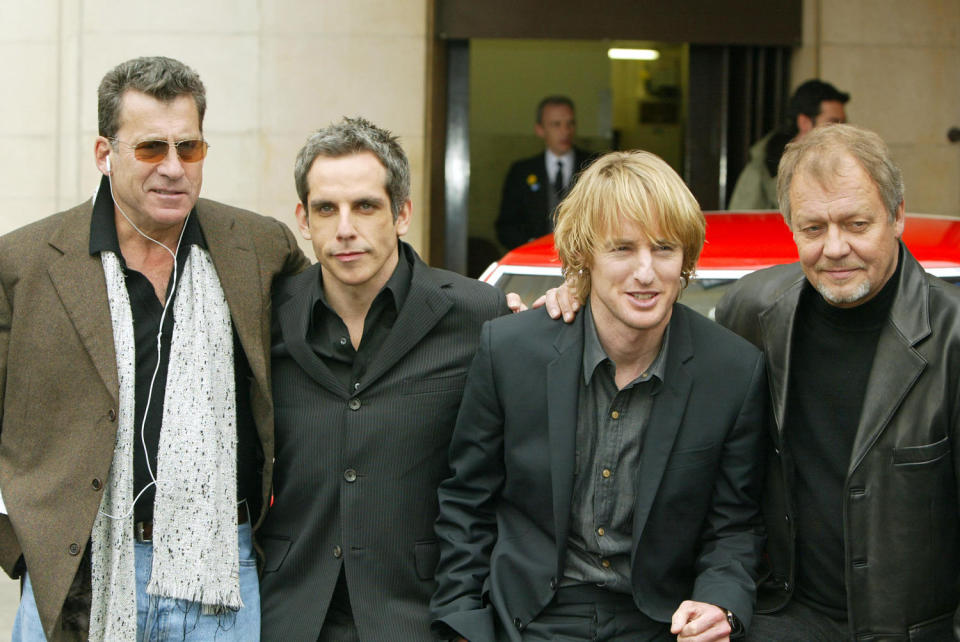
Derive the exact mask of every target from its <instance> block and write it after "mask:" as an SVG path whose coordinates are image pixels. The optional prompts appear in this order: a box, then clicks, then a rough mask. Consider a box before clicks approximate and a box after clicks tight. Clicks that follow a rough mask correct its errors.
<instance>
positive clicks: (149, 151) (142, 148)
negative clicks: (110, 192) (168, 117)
mask: <svg viewBox="0 0 960 642" xmlns="http://www.w3.org/2000/svg"><path fill="white" fill-rule="evenodd" d="M111 140H113V142H115V143H123V144H124V145H126V146H127V147H132V148H133V157H134V158H136V159H137V160H138V161H143V162H145V163H161V162H163V159H165V158H166V157H167V154H169V153H170V143H168V142H167V141H165V140H145V141H143V142H140V143H137V144H136V145H131V144H130V143H124V142H123V141H122V140H119V139H117V138H113V139H111ZM173 146H174V147H176V148H177V156H179V157H180V160H182V161H183V162H184V163H196V162H198V161H202V160H203V159H204V157H205V156H206V155H207V148H208V147H209V145H207V141H205V140H202V139H199V138H198V139H195V140H181V141H179V142H177V143H174V144H173Z"/></svg>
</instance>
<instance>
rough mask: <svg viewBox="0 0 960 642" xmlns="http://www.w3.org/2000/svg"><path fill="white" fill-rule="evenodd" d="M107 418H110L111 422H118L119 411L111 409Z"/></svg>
mask: <svg viewBox="0 0 960 642" xmlns="http://www.w3.org/2000/svg"><path fill="white" fill-rule="evenodd" d="M107 417H109V418H110V421H116V420H117V411H116V410H114V409H113V408H111V409H110V412H108V413H107Z"/></svg>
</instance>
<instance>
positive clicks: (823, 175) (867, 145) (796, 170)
mask: <svg viewBox="0 0 960 642" xmlns="http://www.w3.org/2000/svg"><path fill="white" fill-rule="evenodd" d="M845 154H849V155H850V156H852V157H853V159H854V160H856V161H857V163H859V164H860V167H862V168H863V170H864V171H865V172H866V173H867V175H868V176H870V178H871V179H872V180H873V182H874V184H875V185H876V186H877V190H878V191H879V192H880V199H881V200H882V201H883V205H884V207H886V208H887V212H888V213H889V214H890V220H891V221H892V220H894V219H895V218H896V216H897V208H899V207H900V203H902V202H903V175H902V174H901V173H900V168H899V167H897V166H896V165H895V164H894V163H893V159H891V158H890V150H889V149H888V148H887V145H886V143H884V142H883V139H882V138H880V136H878V135H877V134H875V133H874V132H872V131H870V130H868V129H864V128H862V127H857V126H856V125H841V124H834V125H825V126H823V127H816V128H814V129H813V130H812V131H810V133H808V134H807V135H806V136H804V137H802V138H801V139H800V140H797V141H794V142H792V143H790V144H789V145H787V147H786V149H785V150H784V153H783V157H782V158H781V159H780V167H779V169H778V170H777V200H778V201H779V202H780V212H781V213H782V214H783V219H784V220H785V221H786V222H787V225H790V183H791V182H793V178H794V176H795V175H796V174H800V173H807V172H809V174H810V175H811V176H812V177H813V178H814V179H816V180H817V181H820V182H825V181H827V180H829V178H830V177H831V176H836V175H837V172H838V167H839V163H840V161H841V160H842V159H843V156H844V155H845Z"/></svg>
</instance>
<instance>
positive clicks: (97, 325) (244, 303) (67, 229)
mask: <svg viewBox="0 0 960 642" xmlns="http://www.w3.org/2000/svg"><path fill="white" fill-rule="evenodd" d="M92 211H93V203H92V202H87V203H85V204H83V205H80V206H78V207H75V208H73V209H72V210H69V211H68V212H66V214H65V216H64V217H63V220H62V223H61V225H60V226H59V227H58V228H57V229H56V230H55V231H54V232H53V233H52V234H51V236H50V239H49V241H48V242H49V244H50V246H51V247H52V248H54V249H55V250H56V251H58V252H59V253H60V254H61V256H60V257H59V258H58V259H56V260H54V261H52V262H51V264H50V266H49V268H48V273H49V275H50V279H51V281H52V282H53V286H54V288H55V289H56V290H57V294H58V295H59V297H60V300H61V301H62V303H63V306H64V308H65V309H66V311H67V314H68V315H69V316H70V319H71V320H72V322H73V324H74V327H76V329H77V333H78V335H79V336H80V340H81V342H82V343H83V345H84V348H85V349H86V350H87V352H88V353H89V354H90V358H91V360H92V361H93V363H94V365H95V367H96V369H97V372H98V373H99V375H100V378H101V380H102V381H103V383H104V385H105V386H106V388H107V390H108V391H109V392H110V394H111V395H112V396H113V398H114V400H117V398H118V395H119V386H120V384H119V380H118V378H117V359H116V353H115V351H114V345H113V333H112V332H105V331H104V328H111V327H112V321H111V319H110V307H109V303H108V300H107V288H106V282H105V281H104V277H103V265H102V264H101V262H100V257H99V255H93V256H91V254H90V221H91V213H92ZM196 213H197V218H198V221H199V223H200V227H201V229H202V231H203V236H204V238H205V239H206V241H207V247H208V250H209V252H210V256H211V258H212V260H213V263H214V266H215V267H216V270H217V276H218V277H219V278H220V284H221V286H222V287H223V293H224V295H225V297H226V299H227V305H228V307H229V308H230V315H231V319H232V321H233V324H234V328H235V329H236V332H237V335H238V336H239V337H240V342H241V344H242V346H243V349H244V352H245V353H246V355H247V361H248V362H249V363H250V368H251V371H252V372H253V374H254V377H255V378H256V380H257V382H258V384H259V385H260V386H261V388H262V391H261V392H263V393H264V394H267V393H268V392H269V391H268V389H267V364H266V353H265V351H264V349H263V342H262V341H261V334H262V332H263V330H264V328H263V327H262V320H261V311H262V310H263V301H262V299H261V297H262V289H263V288H261V287H259V282H260V275H259V264H258V261H257V258H256V255H255V253H254V251H253V244H252V240H251V239H250V237H249V235H248V234H247V233H246V232H244V231H243V230H242V229H240V226H239V225H237V222H236V220H235V218H234V217H233V216H231V215H229V214H228V213H227V211H226V210H221V209H220V208H218V206H217V205H216V204H215V203H213V202H212V201H207V200H205V199H200V200H199V201H198V202H197V206H196Z"/></svg>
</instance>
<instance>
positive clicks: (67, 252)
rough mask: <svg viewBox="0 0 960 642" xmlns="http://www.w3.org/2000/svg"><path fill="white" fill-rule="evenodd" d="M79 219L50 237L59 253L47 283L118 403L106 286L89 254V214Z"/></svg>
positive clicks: (100, 266) (100, 267) (100, 269)
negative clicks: (55, 294)
mask: <svg viewBox="0 0 960 642" xmlns="http://www.w3.org/2000/svg"><path fill="white" fill-rule="evenodd" d="M91 211H92V206H91V207H88V208H87V210H86V214H85V215H84V216H81V217H78V219H79V220H74V219H73V218H68V219H65V220H64V224H63V225H62V226H61V227H60V229H59V230H58V231H57V232H56V233H55V234H54V235H53V236H52V237H51V239H50V245H51V246H52V247H54V248H55V249H56V250H58V251H60V252H62V253H63V256H61V257H60V258H59V259H58V260H56V261H54V262H52V263H51V264H50V267H49V268H48V274H49V275H50V280H51V281H52V282H53V287H54V288H55V289H56V291H57V294H58V296H59V297H60V301H61V303H63V307H64V309H66V311H67V314H68V315H69V316H70V320H71V321H72V322H73V325H74V327H75V328H76V330H77V334H78V335H79V337H80V341H81V342H82V343H83V347H84V348H85V349H86V350H87V352H88V353H89V354H90V359H91V360H92V361H93V364H94V366H95V367H96V369H97V373H98V374H99V375H100V379H101V380H102V381H103V384H104V385H105V386H106V388H107V390H108V391H109V392H110V394H111V395H112V396H113V399H114V402H115V403H116V402H118V398H119V394H120V393H119V391H120V383H119V378H118V375H117V356H116V352H115V349H114V345H113V331H112V327H113V323H112V322H111V320H110V306H109V304H108V302H107V285H106V281H105V279H104V276H103V264H102V263H101V262H100V257H99V256H91V255H90V212H91Z"/></svg>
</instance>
